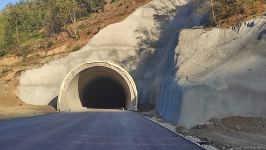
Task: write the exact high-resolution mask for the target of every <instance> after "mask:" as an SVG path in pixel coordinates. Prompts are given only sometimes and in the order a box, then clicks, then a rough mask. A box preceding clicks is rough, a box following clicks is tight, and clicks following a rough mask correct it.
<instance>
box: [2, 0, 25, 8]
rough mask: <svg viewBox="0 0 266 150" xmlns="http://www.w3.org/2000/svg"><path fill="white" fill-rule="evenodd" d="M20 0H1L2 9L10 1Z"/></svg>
mask: <svg viewBox="0 0 266 150" xmlns="http://www.w3.org/2000/svg"><path fill="white" fill-rule="evenodd" d="M19 1H20V0H0V10H1V9H3V8H4V7H5V6H6V5H7V4H8V3H12V4H14V3H16V2H19Z"/></svg>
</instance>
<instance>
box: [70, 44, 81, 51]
mask: <svg viewBox="0 0 266 150" xmlns="http://www.w3.org/2000/svg"><path fill="white" fill-rule="evenodd" d="M80 49H81V46H79V45H76V46H75V47H73V48H72V50H71V51H72V52H75V51H78V50H80Z"/></svg>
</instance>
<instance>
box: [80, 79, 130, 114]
mask: <svg viewBox="0 0 266 150" xmlns="http://www.w3.org/2000/svg"><path fill="white" fill-rule="evenodd" d="M79 95H80V99H81V103H82V106H83V107H86V108H100V109H117V108H119V109H120V108H125V107H126V102H127V92H126V90H125V89H124V88H123V86H122V85H121V84H120V83H119V82H117V81H116V80H114V79H112V78H109V77H98V78H95V79H94V80H92V81H91V82H90V83H89V84H87V85H85V87H84V89H83V90H82V91H80V93H79Z"/></svg>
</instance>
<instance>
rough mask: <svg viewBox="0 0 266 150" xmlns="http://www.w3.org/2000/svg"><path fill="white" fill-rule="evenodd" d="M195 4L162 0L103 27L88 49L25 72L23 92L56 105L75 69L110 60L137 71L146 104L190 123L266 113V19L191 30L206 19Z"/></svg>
mask: <svg viewBox="0 0 266 150" xmlns="http://www.w3.org/2000/svg"><path fill="white" fill-rule="evenodd" d="M194 9H195V7H194V6H193V5H192V4H190V3H188V1H186V0H182V1H181V0H154V1H152V2H151V3H149V4H147V5H145V6H143V7H141V8H139V9H137V10H136V11H135V12H134V13H133V14H132V15H130V16H129V17H128V18H127V19H125V20H124V21H122V22H120V23H117V24H113V25H110V26H108V27H106V28H105V29H103V30H101V31H100V32H99V33H98V34H97V35H96V36H95V37H94V38H93V39H92V40H91V41H90V42H89V43H88V44H87V45H86V46H85V47H83V48H82V49H81V50H80V51H77V52H73V53H71V54H70V55H69V56H67V57H64V58H62V59H60V60H56V61H54V62H51V63H50V64H47V65H45V66H43V67H41V68H39V69H34V70H28V71H26V72H24V73H23V74H22V76H21V80H20V85H19V87H18V95H19V97H20V98H21V99H22V100H23V101H25V102H27V103H30V104H38V105H39V104H48V103H50V102H51V101H52V100H53V99H56V97H57V95H58V93H59V88H60V84H61V83H62V81H63V79H64V78H65V76H66V74H67V73H68V72H69V71H71V70H72V69H73V68H75V67H76V66H78V65H80V64H83V63H85V62H90V61H109V62H113V63H116V64H118V65H120V66H122V67H123V68H124V69H126V70H127V71H128V72H129V73H130V74H131V75H132V76H133V78H134V80H135V82H136V84H137V89H138V100H139V104H140V103H144V102H150V103H154V104H156V110H157V112H158V113H159V114H160V115H161V116H163V117H164V118H165V119H167V120H168V121H172V122H178V123H180V124H183V125H186V126H188V127H189V126H193V125H195V124H197V123H199V122H203V121H206V120H208V119H210V118H211V117H223V116H231V115H248V116H263V115H266V111H265V110H264V109H263V108H265V105H264V104H265V101H266V100H265V97H266V96H265V93H266V91H265V90H266V88H265V84H263V83H264V82H265V80H266V76H265V75H266V70H265V68H266V62H265V60H266V59H265V58H264V56H265V50H264V49H265V35H264V33H265V28H266V27H265V26H264V24H265V23H266V19H265V18H260V19H256V20H255V21H254V22H251V23H250V24H243V25H242V26H241V27H240V28H237V29H228V30H224V29H213V30H203V29H191V28H197V27H198V26H200V25H203V24H204V22H205V18H204V17H200V16H196V15H194V14H193V10H194ZM187 28H190V29H189V30H184V29H187ZM181 31H182V32H181ZM176 47H177V48H176ZM253 108H254V109H253Z"/></svg>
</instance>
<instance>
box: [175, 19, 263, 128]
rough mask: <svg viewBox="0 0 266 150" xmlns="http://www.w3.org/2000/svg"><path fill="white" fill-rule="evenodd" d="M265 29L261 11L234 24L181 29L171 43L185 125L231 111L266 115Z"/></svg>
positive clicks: (180, 119)
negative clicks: (260, 14) (208, 29)
mask: <svg viewBox="0 0 266 150" xmlns="http://www.w3.org/2000/svg"><path fill="white" fill-rule="evenodd" d="M265 31H266V17H260V18H257V19H254V20H251V21H248V22H246V23H243V24H242V25H240V26H239V27H238V28H235V29H211V30H210V31H206V30H201V29H197V30H185V31H183V32H182V33H181V35H180V40H179V44H178V47H177V48H176V53H177V54H179V57H178V63H177V66H178V68H179V70H178V71H177V76H178V78H179V82H178V84H179V85H180V86H181V87H182V97H183V98H182V105H181V110H180V118H179V122H180V123H184V124H185V125H187V126H190V125H194V124H195V123H198V122H202V121H207V120H208V119H210V118H211V117H228V116H232V115H239V116H257V117H265V114H266V109H265V108H266V84H265V83H266V32H265ZM191 110H192V111H191ZM187 118H189V119H187Z"/></svg>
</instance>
